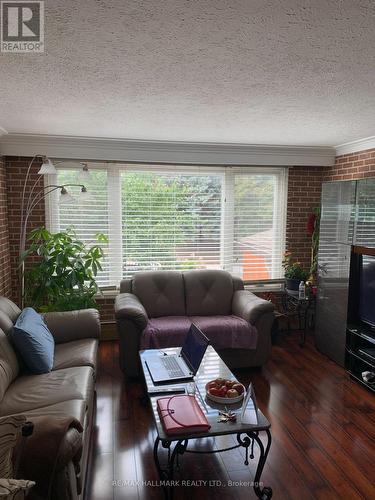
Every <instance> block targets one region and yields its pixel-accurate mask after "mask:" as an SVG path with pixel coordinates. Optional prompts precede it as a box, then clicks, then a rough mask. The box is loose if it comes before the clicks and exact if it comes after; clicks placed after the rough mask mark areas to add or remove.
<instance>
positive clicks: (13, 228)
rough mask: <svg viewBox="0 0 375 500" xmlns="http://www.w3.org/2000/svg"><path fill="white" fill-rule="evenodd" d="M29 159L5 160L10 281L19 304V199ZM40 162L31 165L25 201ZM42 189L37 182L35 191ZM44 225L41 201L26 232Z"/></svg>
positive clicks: (41, 182)
mask: <svg viewBox="0 0 375 500" xmlns="http://www.w3.org/2000/svg"><path fill="white" fill-rule="evenodd" d="M30 161H31V158H22V157H8V158H5V168H6V180H7V191H8V196H7V201H8V219H9V244H10V262H11V281H12V299H13V300H14V301H15V302H17V303H19V299H20V295H19V292H20V286H19V276H18V270H17V268H18V262H19V253H18V252H19V238H20V225H21V199H22V190H23V185H24V180H25V176H26V172H27V168H28V166H29V163H30ZM40 164H41V161H40V160H37V161H35V162H34V163H33V166H32V168H31V171H30V178H29V182H28V185H27V187H26V199H27V196H28V194H29V193H30V189H31V187H32V186H33V185H34V183H35V182H36V181H37V179H38V177H39V176H38V174H37V172H38V170H39V168H40ZM42 188H43V179H40V180H39V183H38V184H37V185H36V190H37V191H39V190H40V189H42ZM44 224H45V206H44V200H42V201H41V202H40V203H39V204H38V206H36V207H35V208H34V210H33V212H32V214H31V216H30V218H29V223H28V226H27V232H28V233H29V232H30V231H31V230H32V229H34V228H36V227H38V226H42V225H44Z"/></svg>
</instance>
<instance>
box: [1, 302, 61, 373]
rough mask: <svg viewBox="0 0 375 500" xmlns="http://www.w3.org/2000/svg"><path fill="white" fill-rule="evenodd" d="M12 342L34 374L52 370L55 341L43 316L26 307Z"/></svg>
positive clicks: (12, 335)
mask: <svg viewBox="0 0 375 500" xmlns="http://www.w3.org/2000/svg"><path fill="white" fill-rule="evenodd" d="M11 340H12V343H13V344H14V346H15V348H16V350H17V352H18V353H19V354H20V356H21V358H22V360H23V361H24V363H25V365H26V366H27V368H28V369H29V370H30V371H31V372H32V373H46V372H49V371H51V370H52V366H53V355H54V351H55V341H54V339H53V336H52V333H51V332H50V331H49V330H48V327H47V325H46V324H45V322H44V320H43V318H42V316H41V315H40V314H38V313H37V312H36V311H35V310H34V309H33V308H32V307H26V308H25V309H24V310H23V311H22V313H21V314H20V315H19V316H18V318H17V321H16V324H15V325H14V328H13V330H12V333H11Z"/></svg>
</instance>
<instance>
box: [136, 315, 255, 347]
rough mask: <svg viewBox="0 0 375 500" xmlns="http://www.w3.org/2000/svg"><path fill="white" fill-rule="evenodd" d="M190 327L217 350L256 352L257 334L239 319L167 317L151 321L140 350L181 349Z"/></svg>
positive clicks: (222, 317)
mask: <svg viewBox="0 0 375 500" xmlns="http://www.w3.org/2000/svg"><path fill="white" fill-rule="evenodd" d="M191 323H194V324H196V325H197V326H198V327H199V328H200V329H201V330H202V332H203V333H204V334H205V335H206V336H207V337H208V338H209V339H210V342H211V345H212V346H213V347H214V348H215V349H216V350H222V349H256V346H257V342H258V331H257V329H256V328H255V326H252V325H250V324H249V323H247V321H245V320H244V319H242V318H239V317H238V316H190V317H187V316H164V317H162V318H150V319H149V322H148V325H147V327H146V328H145V330H144V331H143V333H142V336H141V343H140V349H165V348H166V347H176V346H181V345H182V344H183V342H184V340H185V337H186V335H187V333H188V331H189V328H190V325H191Z"/></svg>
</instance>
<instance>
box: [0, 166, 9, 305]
mask: <svg viewBox="0 0 375 500" xmlns="http://www.w3.org/2000/svg"><path fill="white" fill-rule="evenodd" d="M11 293H12V285H11V278H10V256H9V232H8V209H7V185H6V171H5V163H4V161H3V160H2V159H1V158H0V295H5V296H6V297H8V298H9V297H11Z"/></svg>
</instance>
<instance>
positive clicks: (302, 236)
mask: <svg viewBox="0 0 375 500" xmlns="http://www.w3.org/2000/svg"><path fill="white" fill-rule="evenodd" d="M328 168H329V167H293V168H290V169H289V176H288V208H287V221H286V248H287V250H288V251H290V252H292V254H293V256H295V257H296V258H297V259H298V260H299V261H300V262H301V264H302V266H303V267H305V268H306V269H309V268H310V264H311V236H309V235H308V234H307V230H306V225H307V220H308V217H309V215H310V214H311V213H312V212H313V210H314V208H316V207H318V206H319V205H320V197H321V190H322V180H323V175H324V172H325V171H327V169H328Z"/></svg>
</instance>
